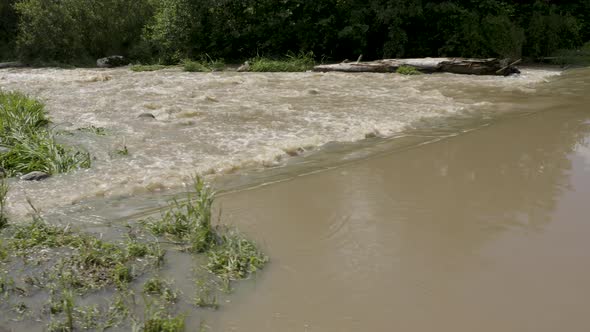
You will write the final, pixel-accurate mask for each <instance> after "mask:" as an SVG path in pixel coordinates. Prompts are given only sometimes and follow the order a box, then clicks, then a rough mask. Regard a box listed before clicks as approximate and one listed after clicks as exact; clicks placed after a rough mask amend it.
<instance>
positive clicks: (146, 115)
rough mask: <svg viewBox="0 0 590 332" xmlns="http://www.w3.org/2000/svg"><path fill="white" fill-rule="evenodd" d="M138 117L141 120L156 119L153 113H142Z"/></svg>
mask: <svg viewBox="0 0 590 332" xmlns="http://www.w3.org/2000/svg"><path fill="white" fill-rule="evenodd" d="M137 117H138V118H140V119H155V118H156V117H155V116H154V115H153V114H152V113H141V114H140V115H138V116H137Z"/></svg>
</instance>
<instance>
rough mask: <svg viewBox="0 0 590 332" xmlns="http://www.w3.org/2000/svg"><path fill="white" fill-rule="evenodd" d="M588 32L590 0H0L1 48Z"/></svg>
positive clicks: (294, 49)
mask: <svg viewBox="0 0 590 332" xmlns="http://www.w3.org/2000/svg"><path fill="white" fill-rule="evenodd" d="M589 40H590V1H568V0H561V1H552V0H528V1H527V0H524V1H500V0H450V1H426V0H363V1H361V0H319V1H318V0H134V1H129V0H0V52H1V53H0V55H1V56H0V58H5V59H6V58H11V57H12V58H18V59H21V60H24V61H56V62H64V63H73V62H85V61H87V62H90V61H92V60H93V59H96V58H98V57H103V56H107V55H112V54H121V55H125V56H127V57H129V58H131V59H134V60H136V61H142V62H157V63H162V64H170V63H176V62H178V61H180V60H182V59H186V58H198V57H203V56H204V55H205V54H206V55H207V56H209V57H212V58H224V59H226V60H229V61H232V60H236V61H238V60H243V59H246V58H250V57H253V56H256V55H264V56H282V55H285V54H288V53H299V52H304V53H308V52H313V54H314V55H315V56H316V57H318V58H323V59H325V60H326V61H330V60H333V61H338V60H342V59H345V58H348V59H356V57H358V55H360V54H363V55H364V58H365V59H375V58H391V57H424V56H464V57H511V58H517V57H522V56H524V57H531V58H536V57H543V56H549V55H551V54H552V53H553V52H555V51H557V50H560V49H573V48H576V47H579V46H580V45H582V44H583V43H584V42H587V41H589Z"/></svg>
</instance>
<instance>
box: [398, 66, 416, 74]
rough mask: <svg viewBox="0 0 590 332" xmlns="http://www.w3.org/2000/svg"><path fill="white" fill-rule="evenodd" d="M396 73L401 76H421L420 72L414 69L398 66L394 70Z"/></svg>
mask: <svg viewBox="0 0 590 332" xmlns="http://www.w3.org/2000/svg"><path fill="white" fill-rule="evenodd" d="M396 73H398V74H401V75H421V74H422V72H420V71H419V70H418V69H416V68H415V67H412V66H399V67H398V68H397V70H396Z"/></svg>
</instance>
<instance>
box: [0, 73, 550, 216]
mask: <svg viewBox="0 0 590 332" xmlns="http://www.w3.org/2000/svg"><path fill="white" fill-rule="evenodd" d="M555 74H556V72H553V71H548V70H541V69H525V70H524V71H523V73H522V75H519V76H514V77H507V78H505V77H474V76H464V75H452V74H436V75H421V76H417V77H406V76H402V75H395V74H354V75H351V74H341V73H296V74H286V73H285V74H282V73H281V74H254V73H232V72H220V73H206V74H203V73H186V72H181V71H180V70H176V69H167V70H162V71H158V72H144V73H135V72H131V71H130V70H129V69H127V68H121V69H113V70H100V69H98V70H89V69H74V70H67V69H22V68H19V69H5V70H2V71H0V88H1V89H2V90H5V91H12V90H14V91H21V92H24V93H26V94H28V95H30V96H31V97H34V98H37V99H39V100H41V101H43V102H44V103H45V104H46V107H47V110H48V111H49V115H50V117H51V119H52V121H53V124H52V125H53V127H54V130H55V131H56V133H57V135H58V138H59V140H60V141H63V142H64V143H67V144H70V145H75V146H77V147H78V148H80V149H83V150H86V151H88V152H90V153H91V155H92V157H93V166H92V168H90V169H88V170H80V171H77V172H73V173H69V174H64V175H59V176H56V177H53V178H51V179H49V180H47V181H44V182H37V183H24V182H18V181H16V182H15V183H12V184H11V188H12V191H11V195H12V196H11V199H10V200H9V202H10V205H9V208H10V212H11V213H12V214H13V215H16V216H19V215H24V214H26V213H27V211H28V207H27V206H26V200H25V197H29V198H31V199H32V201H33V202H35V205H36V206H37V207H38V208H40V209H42V210H43V211H46V212H47V211H51V210H52V209H55V210H58V209H60V208H63V207H64V206H67V205H71V204H75V203H77V202H80V201H84V200H90V199H94V198H96V197H115V196H128V195H134V194H139V193H145V192H151V191H159V190H164V189H168V188H179V187H182V186H183V185H184V184H185V183H187V182H189V180H190V177H191V176H192V175H194V174H201V175H206V176H210V177H212V176H216V175H220V174H227V173H233V172H235V171H237V170H240V169H243V168H252V167H254V168H256V167H269V166H278V165H281V164H282V163H284V161H285V160H286V159H288V158H289V157H290V156H293V155H296V154H301V153H304V152H305V151H310V150H315V149H318V148H321V147H322V146H323V145H325V144H326V143H329V142H355V141H360V140H363V139H365V138H366V137H375V136H377V137H384V138H386V137H392V136H395V135H398V134H400V133H403V132H404V131H405V130H408V129H412V128H413V127H416V126H421V127H424V125H425V123H427V126H430V127H431V128H435V127H440V126H444V124H445V119H447V118H449V117H472V116H478V117H483V118H486V117H488V118H489V117H494V116H495V115H496V114H500V113H502V112H508V111H510V110H511V103H510V100H509V98H508V97H506V96H514V97H519V96H528V95H530V94H533V93H535V92H536V90H537V89H538V87H539V86H540V85H542V84H543V81H544V80H546V78H547V77H549V76H551V75H555ZM495 95H500V97H498V98H495V99H494V97H493V96H495ZM152 116H153V117H152ZM89 128H90V129H92V128H94V129H96V130H100V131H101V135H97V134H96V131H93V130H84V129H89ZM97 128H99V129H97ZM102 128H104V129H102ZM80 129H82V130H80ZM102 134H104V135H102ZM120 151H128V153H129V154H128V155H124V154H125V153H119V152H120Z"/></svg>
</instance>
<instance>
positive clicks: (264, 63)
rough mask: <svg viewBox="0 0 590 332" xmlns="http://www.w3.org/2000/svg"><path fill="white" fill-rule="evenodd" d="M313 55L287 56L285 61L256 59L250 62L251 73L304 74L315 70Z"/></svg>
mask: <svg viewBox="0 0 590 332" xmlns="http://www.w3.org/2000/svg"><path fill="white" fill-rule="evenodd" d="M314 65H315V61H314V59H313V53H300V54H299V55H292V54H291V55H287V57H286V58H285V59H283V60H272V59H268V58H264V57H256V58H254V59H252V60H251V61H250V71H254V72H303V71H307V70H310V69H312V68H313V66H314Z"/></svg>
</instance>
